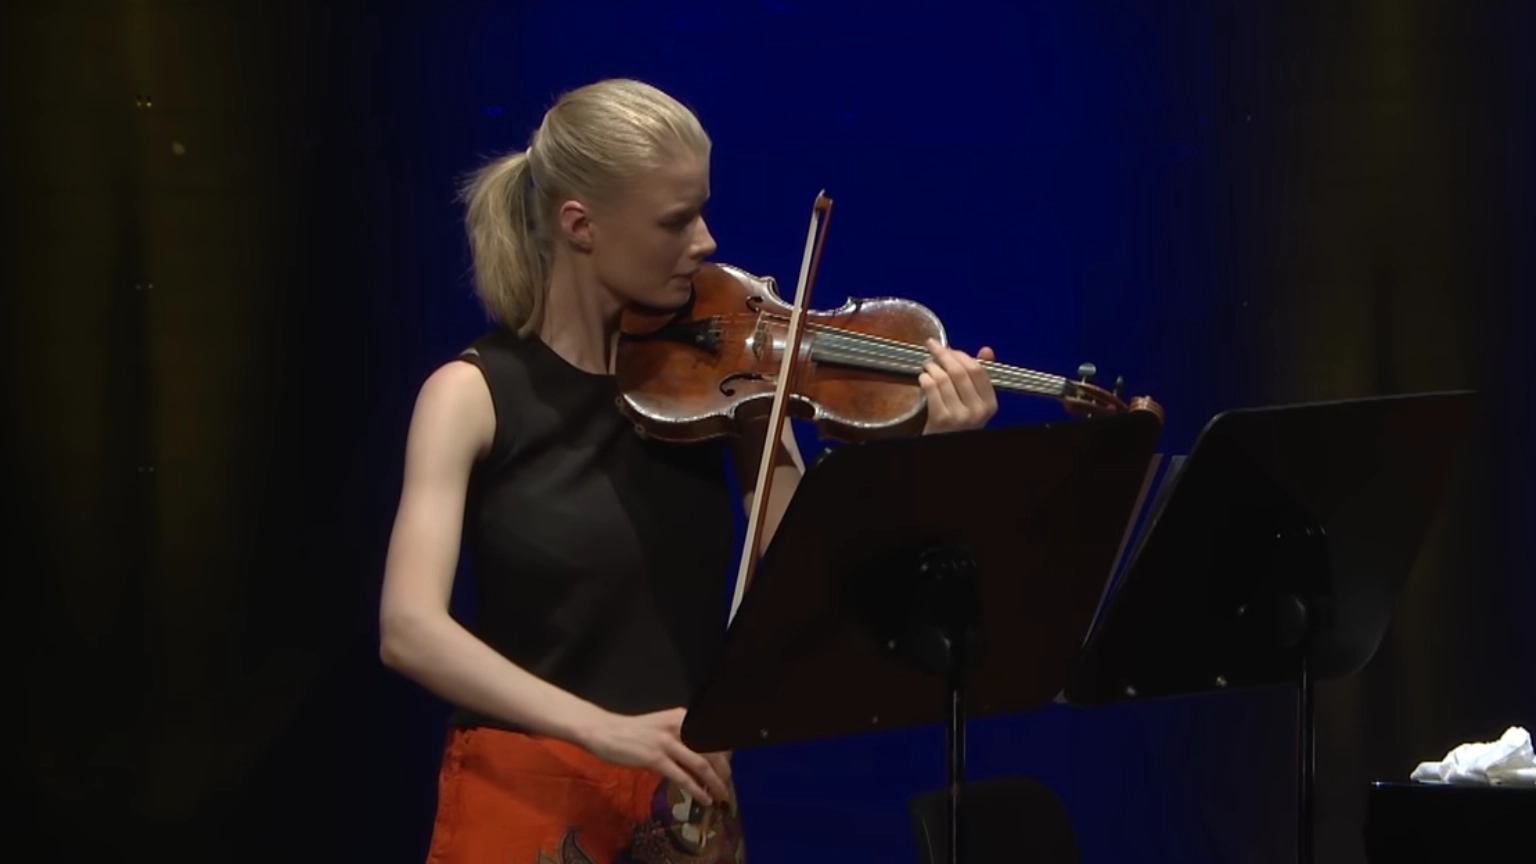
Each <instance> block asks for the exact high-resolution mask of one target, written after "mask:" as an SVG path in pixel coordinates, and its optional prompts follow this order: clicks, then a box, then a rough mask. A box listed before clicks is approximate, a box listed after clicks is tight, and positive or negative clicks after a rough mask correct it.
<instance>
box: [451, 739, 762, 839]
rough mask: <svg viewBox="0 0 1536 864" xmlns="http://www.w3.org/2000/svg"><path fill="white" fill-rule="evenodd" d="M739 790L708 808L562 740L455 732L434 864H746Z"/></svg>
mask: <svg viewBox="0 0 1536 864" xmlns="http://www.w3.org/2000/svg"><path fill="white" fill-rule="evenodd" d="M744 861H746V851H745V849H744V847H743V846H742V833H741V822H740V818H739V814H738V812H737V809H736V801H735V795H734V792H733V794H732V796H731V798H729V799H727V800H725V801H717V802H715V804H714V805H713V806H711V807H707V808H706V807H701V806H699V805H696V804H694V803H693V799H692V796H690V795H689V794H688V793H687V792H685V791H683V790H682V789H681V788H679V787H678V786H677V785H676V784H674V783H673V782H672V781H670V780H668V779H667V778H665V777H663V776H662V775H661V774H658V773H657V772H655V771H650V770H647V769H640V768H630V767H626V766H621V765H614V764H611V763H608V762H605V761H603V760H601V759H599V758H598V757H596V756H593V755H592V754H591V753H589V752H587V751H586V750H583V749H582V748H580V747H578V746H576V745H574V744H571V743H568V742H566V741H562V740H559V739H556V738H546V737H542V736H532V735H525V734H521V733H518V732H511V731H507V730H503V729H496V728H493V727H483V726H477V727H468V728H458V727H455V728H452V729H450V730H449V733H448V743H447V746H446V748H445V749H444V752H443V764H442V770H441V773H440V775H439V777H438V800H437V817H436V819H435V821H434V822H433V826H432V846H431V849H430V851H429V852H428V854H427V864H740V862H744Z"/></svg>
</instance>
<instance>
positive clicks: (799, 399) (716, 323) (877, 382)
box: [616, 263, 945, 441]
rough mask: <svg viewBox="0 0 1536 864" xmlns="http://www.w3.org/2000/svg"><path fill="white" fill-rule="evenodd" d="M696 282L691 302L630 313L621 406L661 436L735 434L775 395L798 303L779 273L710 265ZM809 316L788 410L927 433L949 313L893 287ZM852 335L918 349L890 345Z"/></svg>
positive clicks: (829, 425)
mask: <svg viewBox="0 0 1536 864" xmlns="http://www.w3.org/2000/svg"><path fill="white" fill-rule="evenodd" d="M693 289H694V290H693V296H692V299H691V300H690V302H689V303H688V304H687V305H686V306H684V307H683V308H681V309H677V310H655V311H650V312H647V311H640V310H630V311H628V312H626V313H625V319H624V323H623V326H622V329H621V333H620V337H619V344H618V356H617V360H616V368H617V375H618V383H619V388H620V390H621V392H622V396H621V399H620V408H621V410H623V411H624V413H625V415H626V416H628V417H629V418H630V419H631V420H633V421H634V423H635V424H636V426H637V428H638V430H639V431H640V432H642V433H643V434H645V435H647V436H650V437H653V438H659V439H663V440H669V441H693V440H699V439H703V438H711V437H716V436H721V435H733V434H735V433H736V430H737V425H738V424H739V423H743V422H752V421H753V420H758V419H763V418H766V417H767V416H768V412H769V410H770V409H771V408H772V405H773V398H774V391H775V388H776V386H777V384H778V380H777V379H778V370H779V368H780V364H781V361H782V359H783V351H784V347H785V336H786V334H787V332H788V328H789V318H790V312H791V306H790V304H788V303H786V302H785V301H784V299H783V298H782V297H780V296H779V293H778V285H777V283H776V282H775V280H774V279H773V277H771V276H756V275H753V274H751V273H747V272H746V271H744V270H742V269H740V268H738V267H734V266H731V265H729V264H714V263H706V264H704V265H703V266H702V267H701V268H700V269H699V271H698V272H697V273H695V274H694V277H693ZM804 314H805V324H804V327H805V334H804V336H803V338H802V339H801V342H800V346H799V356H798V357H796V358H795V363H794V364H793V366H792V367H791V368H792V369H793V370H794V373H793V374H794V377H793V379H792V380H791V382H790V386H789V388H788V391H787V393H786V399H787V404H786V406H785V411H786V413H787V414H788V415H789V416H791V417H798V418H800V419H801V420H807V421H810V422H813V423H815V425H816V427H817V430H818V431H819V432H820V434H821V435H822V436H823V437H826V438H831V439H835V440H840V441H862V440H868V439H873V438H883V437H889V436H893V435H905V434H916V433H917V432H920V431H921V430H922V427H923V423H924V422H925V419H926V411H925V410H924V409H925V407H926V399H925V397H924V394H923V391H922V388H921V387H919V386H918V385H917V373H918V372H920V371H921V362H922V358H925V357H927V356H929V354H928V351H927V349H926V348H923V347H922V346H923V343H924V341H925V340H926V339H928V338H929V337H932V338H934V339H937V340H939V342H940V343H943V342H944V339H945V337H944V325H943V324H942V323H941V322H940V321H939V318H938V316H936V315H934V314H933V312H931V311H929V310H928V309H927V308H925V307H923V306H922V305H920V304H918V303H914V302H912V301H910V300H902V299H896V298H887V297H882V298H878V299H870V300H856V299H850V300H849V301H848V302H847V303H845V304H844V305H843V307H842V308H841V309H834V310H831V311H813V310H809V309H807V310H805V313H804ZM851 334H858V336H864V337H870V338H871V339H879V340H892V341H896V342H899V343H901V344H902V345H904V346H911V348H912V349H916V350H915V351H913V350H910V349H909V350H906V351H903V350H900V349H898V350H896V351H890V350H889V349H890V347H891V346H889V345H886V344H884V343H883V342H873V341H867V340H864V339H859V338H857V336H852V338H850V337H851ZM871 346H874V347H873V348H872V347H871ZM881 349H885V351H884V353H880V352H881ZM871 366H877V367H878V368H870V367H871ZM892 372H895V373H896V374H894V375H893V374H892Z"/></svg>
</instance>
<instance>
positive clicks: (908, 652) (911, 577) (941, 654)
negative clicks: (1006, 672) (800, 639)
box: [876, 544, 983, 864]
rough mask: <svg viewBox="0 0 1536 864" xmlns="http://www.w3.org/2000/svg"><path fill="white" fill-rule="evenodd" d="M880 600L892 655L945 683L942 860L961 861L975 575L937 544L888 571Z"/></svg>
mask: <svg viewBox="0 0 1536 864" xmlns="http://www.w3.org/2000/svg"><path fill="white" fill-rule="evenodd" d="M890 577H891V578H890V583H889V584H888V585H887V586H886V593H885V597H887V598H890V599H894V600H895V601H896V603H894V604H892V606H893V607H894V614H890V613H887V614H885V615H880V616H878V617H877V619H876V620H877V622H878V623H877V626H881V630H882V632H881V635H882V636H884V637H885V644H886V646H887V648H888V650H889V651H890V653H891V654H892V656H894V657H896V658H897V659H899V660H900V661H901V662H903V663H906V664H909V665H910V666H911V667H912V668H915V669H919V670H921V671H923V672H924V673H926V674H928V675H932V676H935V677H938V678H942V679H943V680H944V681H946V682H947V683H948V688H949V693H948V702H949V720H948V723H947V724H946V726H945V743H946V751H947V756H946V760H945V761H946V765H945V767H946V771H945V775H946V780H947V783H948V789H949V864H958V862H960V861H961V860H963V855H964V851H963V850H962V848H961V846H962V844H963V842H964V841H963V832H962V831H961V830H960V829H961V826H960V793H961V788H962V786H963V784H964V783H965V721H966V716H965V702H966V679H967V677H968V675H969V674H970V671H971V669H972V668H974V667H975V666H976V664H977V662H978V661H979V659H980V657H981V653H982V648H983V644H982V634H981V610H980V604H981V577H980V573H979V571H978V569H977V567H976V562H975V560H974V559H972V557H971V554H970V552H969V551H968V550H967V549H966V548H965V547H963V546H959V545H954V544H936V545H930V546H927V547H925V548H923V549H921V551H918V552H917V553H916V554H913V555H911V557H910V564H908V566H906V567H898V568H895V569H893V570H892V571H891V573H890Z"/></svg>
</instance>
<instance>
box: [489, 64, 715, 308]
mask: <svg viewBox="0 0 1536 864" xmlns="http://www.w3.org/2000/svg"><path fill="white" fill-rule="evenodd" d="M531 141H532V143H530V144H529V148H528V149H527V150H525V151H522V152H517V153H511V154H508V155H506V156H502V157H500V158H498V159H495V160H493V161H492V162H490V163H489V164H487V165H485V166H484V167H482V168H481V169H479V170H478V171H476V172H475V173H474V174H473V175H471V176H470V178H469V182H468V183H466V184H465V185H464V188H463V190H462V198H463V200H464V202H465V204H466V205H467V208H468V209H467V212H466V213H465V216H464V225H465V229H466V230H467V231H468V233H469V248H470V252H471V253H472V255H473V257H474V272H475V292H476V293H477V294H478V295H479V297H480V302H481V303H482V304H483V305H484V306H485V309H486V312H487V313H488V314H489V315H490V316H491V317H492V318H493V319H495V321H496V322H497V323H499V324H500V325H501V326H503V327H506V328H509V329H512V330H515V331H517V332H518V333H519V334H520V335H524V336H526V335H528V334H529V333H531V332H533V331H535V330H537V329H538V327H539V326H540V325H541V324H542V323H543V318H544V308H545V305H546V298H547V297H548V294H549V275H550V271H551V270H552V268H553V262H554V250H555V244H556V242H557V241H558V240H559V236H558V233H559V232H558V231H557V230H556V229H557V225H556V224H555V205H556V202H562V201H566V200H569V199H572V198H576V199H580V200H583V201H586V202H589V203H592V202H599V201H603V200H610V199H612V198H613V197H615V196H617V195H619V194H620V193H621V192H622V190H623V189H624V188H625V187H626V185H627V184H629V183H631V182H632V181H633V180H635V178H636V177H638V176H639V175H640V174H641V173H642V172H645V171H647V170H651V169H654V168H657V167H659V166H661V165H664V164H666V162H667V161H668V160H669V159H676V158H678V157H680V156H683V155H685V154H686V155H689V156H693V157H695V158H699V159H703V160H705V161H708V159H709V153H710V140H709V136H708V135H706V134H705V132H704V128H703V126H702V125H700V123H699V120H698V118H697V117H696V116H694V114H693V112H692V111H690V110H689V109H688V108H687V107H685V106H684V105H683V104H682V103H681V102H678V101H677V100H676V99H674V98H672V97H671V96H668V95H667V94H666V93H663V92H662V91H661V90H658V89H657V88H655V87H652V86H651V85H649V84H645V83H642V82H640V81H634V80H631V79H627V78H615V79H610V80H606V81H598V82H596V83H594V84H588V85H586V86H584V87H578V88H577V89H575V90H571V91H569V92H567V93H565V94H563V95H562V96H561V97H560V99H559V101H557V102H556V103H555V105H554V106H553V107H552V108H550V109H549V110H548V111H547V112H545V114H544V121H543V122H542V123H541V124H539V129H538V131H537V132H535V133H534V135H533V137H532V139H531Z"/></svg>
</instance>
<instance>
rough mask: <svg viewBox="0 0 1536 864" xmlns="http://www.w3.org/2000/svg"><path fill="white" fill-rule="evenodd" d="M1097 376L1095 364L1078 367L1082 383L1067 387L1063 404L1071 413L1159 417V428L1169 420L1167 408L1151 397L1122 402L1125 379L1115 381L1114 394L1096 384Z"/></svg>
mask: <svg viewBox="0 0 1536 864" xmlns="http://www.w3.org/2000/svg"><path fill="white" fill-rule="evenodd" d="M1096 374H1098V368H1097V367H1095V366H1094V365H1093V364H1092V363H1084V364H1082V365H1081V366H1078V367H1077V376H1078V380H1076V381H1065V382H1064V383H1063V385H1062V396H1061V403H1062V405H1063V406H1064V407H1065V408H1066V409H1067V411H1069V412H1071V413H1072V414H1076V415H1078V416H1081V417H1096V416H1100V415H1108V414H1125V413H1128V412H1132V411H1136V412H1142V411H1145V412H1149V413H1151V414H1152V415H1153V416H1154V417H1156V418H1157V422H1158V423H1159V424H1161V423H1163V421H1164V420H1165V419H1166V418H1165V415H1164V413H1163V406H1161V405H1159V404H1158V403H1157V402H1156V401H1155V400H1154V399H1152V397H1150V396H1135V397H1132V399H1131V400H1130V401H1129V402H1126V401H1125V400H1122V399H1121V398H1120V390H1121V388H1123V387H1124V386H1125V378H1124V377H1123V376H1119V377H1116V378H1115V389H1114V390H1105V389H1104V388H1103V387H1100V386H1099V385H1097V384H1094V383H1092V381H1093V376H1094V375H1096Z"/></svg>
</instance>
